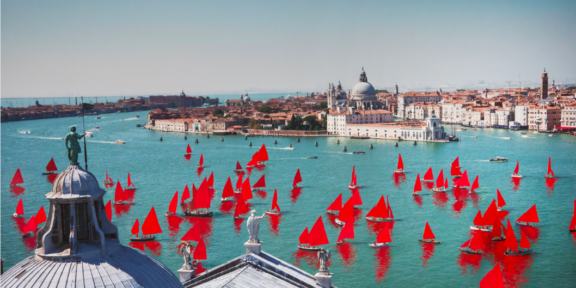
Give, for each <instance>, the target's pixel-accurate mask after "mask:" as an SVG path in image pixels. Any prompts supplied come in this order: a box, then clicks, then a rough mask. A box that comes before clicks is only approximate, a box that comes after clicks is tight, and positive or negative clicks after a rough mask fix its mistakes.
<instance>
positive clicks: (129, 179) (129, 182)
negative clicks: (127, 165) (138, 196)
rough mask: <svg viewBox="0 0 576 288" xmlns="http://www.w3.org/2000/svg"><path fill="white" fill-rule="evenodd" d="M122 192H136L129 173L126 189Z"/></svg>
mask: <svg viewBox="0 0 576 288" xmlns="http://www.w3.org/2000/svg"><path fill="white" fill-rule="evenodd" d="M124 190H136V185H134V183H132V179H131V178H130V173H128V180H127V184H126V188H124Z"/></svg>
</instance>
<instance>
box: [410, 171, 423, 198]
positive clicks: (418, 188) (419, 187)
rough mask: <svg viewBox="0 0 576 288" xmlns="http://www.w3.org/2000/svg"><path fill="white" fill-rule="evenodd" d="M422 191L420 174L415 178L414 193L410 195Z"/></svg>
mask: <svg viewBox="0 0 576 288" xmlns="http://www.w3.org/2000/svg"><path fill="white" fill-rule="evenodd" d="M419 191H422V184H421V183H420V174H418V176H416V183H414V191H413V192H412V193H416V192H419Z"/></svg>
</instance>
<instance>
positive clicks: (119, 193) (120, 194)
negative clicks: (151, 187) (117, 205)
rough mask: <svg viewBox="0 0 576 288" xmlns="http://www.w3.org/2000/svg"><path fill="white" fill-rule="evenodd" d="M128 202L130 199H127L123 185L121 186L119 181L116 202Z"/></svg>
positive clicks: (115, 195) (115, 193)
mask: <svg viewBox="0 0 576 288" xmlns="http://www.w3.org/2000/svg"><path fill="white" fill-rule="evenodd" d="M126 200H128V197H126V193H124V190H123V189H122V185H121V184H120V181H118V183H116V191H114V202H122V201H126Z"/></svg>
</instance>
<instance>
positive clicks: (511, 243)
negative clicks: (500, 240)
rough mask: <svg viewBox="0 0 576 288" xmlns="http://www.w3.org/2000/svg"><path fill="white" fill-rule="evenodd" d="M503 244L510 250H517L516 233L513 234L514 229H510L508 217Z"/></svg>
mask: <svg viewBox="0 0 576 288" xmlns="http://www.w3.org/2000/svg"><path fill="white" fill-rule="evenodd" d="M504 246H505V247H506V248H508V249H510V250H512V251H518V240H516V235H515V234H514V230H512V226H511V225H510V219H508V225H507V228H506V240H505V241H504Z"/></svg>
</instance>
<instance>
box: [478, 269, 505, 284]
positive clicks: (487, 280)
mask: <svg viewBox="0 0 576 288" xmlns="http://www.w3.org/2000/svg"><path fill="white" fill-rule="evenodd" d="M504 287H505V286H504V278H502V271H501V270H500V263H498V264H496V266H494V268H492V270H490V272H488V273H486V276H484V278H482V280H480V288H504Z"/></svg>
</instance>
